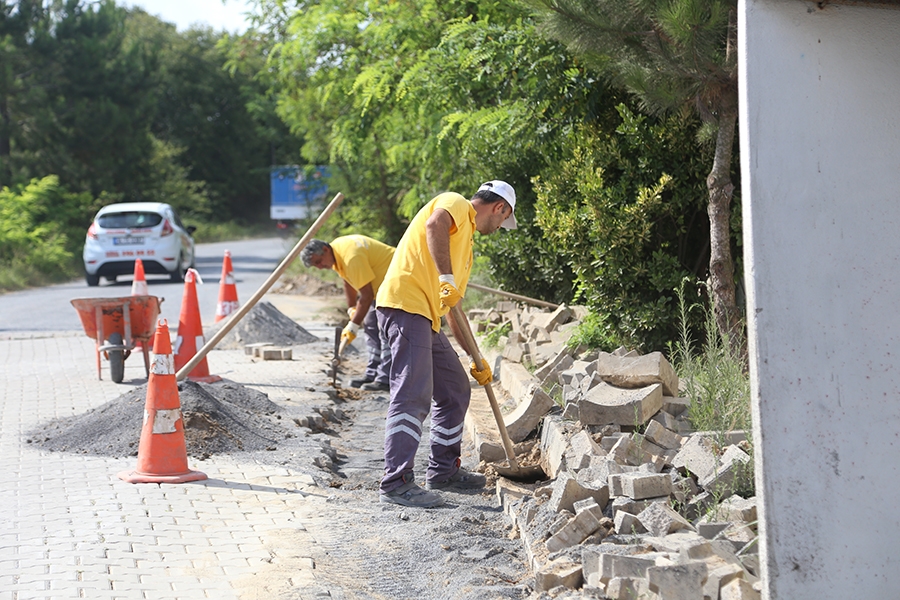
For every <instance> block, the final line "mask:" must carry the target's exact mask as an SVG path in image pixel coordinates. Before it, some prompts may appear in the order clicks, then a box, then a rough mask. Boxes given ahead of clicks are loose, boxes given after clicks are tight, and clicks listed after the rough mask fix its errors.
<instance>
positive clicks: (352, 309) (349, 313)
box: [347, 306, 356, 321]
mask: <svg viewBox="0 0 900 600" xmlns="http://www.w3.org/2000/svg"><path fill="white" fill-rule="evenodd" d="M355 314H356V307H355V306H351V307H349V308H348V309H347V316H348V317H350V320H351V321H352V320H353V315H355Z"/></svg>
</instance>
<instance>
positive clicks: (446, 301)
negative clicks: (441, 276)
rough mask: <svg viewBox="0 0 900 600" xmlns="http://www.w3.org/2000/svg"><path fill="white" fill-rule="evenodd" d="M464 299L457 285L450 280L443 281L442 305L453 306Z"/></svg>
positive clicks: (445, 306)
mask: <svg viewBox="0 0 900 600" xmlns="http://www.w3.org/2000/svg"><path fill="white" fill-rule="evenodd" d="M460 300H462V295H460V293H459V290H458V289H456V286H455V285H453V284H452V283H449V282H446V281H445V282H443V283H441V306H442V307H444V308H453V307H454V306H456V305H457V304H459V301H460Z"/></svg>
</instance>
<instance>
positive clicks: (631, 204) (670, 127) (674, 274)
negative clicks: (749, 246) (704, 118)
mask: <svg viewBox="0 0 900 600" xmlns="http://www.w3.org/2000/svg"><path fill="white" fill-rule="evenodd" d="M619 112H620V115H621V122H620V124H619V126H618V127H617V128H615V129H614V130H605V129H602V128H598V127H596V126H592V125H590V126H584V127H582V128H579V129H578V130H577V131H575V132H574V133H573V134H572V135H571V136H570V144H569V145H568V148H569V150H568V152H567V156H566V157H565V158H564V160H561V161H560V162H559V163H558V164H557V165H556V166H555V168H554V169H553V170H552V171H549V172H548V173H547V174H546V175H544V176H542V177H540V178H538V179H537V180H536V182H535V187H536V189H537V195H538V201H537V206H536V208H537V217H536V220H537V223H538V224H539V225H540V226H541V227H542V228H543V231H544V235H545V237H546V238H547V239H548V240H550V241H551V243H552V247H553V248H554V249H555V250H556V252H557V253H559V254H560V255H561V257H562V258H563V259H564V260H565V261H567V262H568V263H569V264H570V265H572V267H573V269H574V273H575V287H576V295H577V300H578V301H579V302H582V303H585V304H587V305H588V307H589V308H591V309H592V311H594V312H595V314H597V315H599V316H600V321H601V323H600V327H599V328H600V329H601V330H602V331H600V333H602V338H603V340H604V346H607V347H606V348H605V349H607V350H612V349H613V348H615V347H617V346H619V345H626V346H629V347H642V348H644V349H652V350H661V349H664V348H665V345H666V343H667V342H668V341H670V340H672V339H674V338H675V337H676V335H677V333H678V314H677V310H676V307H677V298H676V295H675V288H676V287H677V286H678V285H679V283H680V282H681V280H682V278H684V277H686V276H691V277H692V278H696V276H697V271H698V270H700V269H702V268H703V264H702V262H703V258H704V257H705V247H706V243H707V240H708V238H707V233H708V231H709V226H708V223H707V221H706V218H705V212H704V204H705V203H704V201H703V198H704V194H703V188H704V173H703V170H704V166H705V164H706V158H707V157H706V156H704V155H703V154H702V153H697V152H696V151H695V148H694V146H693V139H694V135H695V134H696V130H697V125H698V124H697V122H696V121H695V120H694V119H690V118H685V117H683V116H680V115H676V116H669V117H667V118H665V119H660V120H657V119H654V118H650V117H647V116H644V115H639V114H636V113H635V112H633V111H632V110H631V109H629V108H627V107H626V106H625V105H620V107H619Z"/></svg>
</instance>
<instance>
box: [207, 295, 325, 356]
mask: <svg viewBox="0 0 900 600" xmlns="http://www.w3.org/2000/svg"><path fill="white" fill-rule="evenodd" d="M225 323H227V321H219V322H218V323H216V324H215V325H213V326H212V327H210V328H209V331H208V333H207V336H206V338H207V339H209V338H211V337H212V336H213V335H215V334H216V332H217V331H218V330H219V329H220V328H221V327H222V326H224V325H225ZM317 341H319V338H318V337H316V336H314V335H313V334H311V333H310V332H308V331H306V330H305V329H303V327H301V326H300V325H299V324H297V322H296V321H294V320H293V319H291V318H290V317H288V316H287V315H285V314H284V313H282V312H281V311H279V310H278V309H277V308H275V307H274V306H273V305H272V303H271V302H265V301H261V302H258V303H257V304H255V305H254V306H253V308H251V309H250V310H249V311H248V312H247V314H246V315H244V318H243V319H241V320H240V321H238V323H237V324H236V325H235V326H234V327H232V328H231V331H229V332H228V333H227V334H225V337H223V338H222V340H221V341H220V342H219V343H218V344H216V348H218V349H221V350H236V349H240V348H243V347H244V346H246V345H247V344H258V343H267V344H272V345H275V346H299V345H301V344H309V343H311V342H317Z"/></svg>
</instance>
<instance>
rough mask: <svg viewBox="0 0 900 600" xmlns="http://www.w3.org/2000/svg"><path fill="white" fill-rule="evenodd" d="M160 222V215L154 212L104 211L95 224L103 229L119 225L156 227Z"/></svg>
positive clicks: (118, 226) (119, 226)
mask: <svg viewBox="0 0 900 600" xmlns="http://www.w3.org/2000/svg"><path fill="white" fill-rule="evenodd" d="M160 222H162V215H161V214H159V213H155V212H137V211H131V212H115V213H106V214H105V215H101V216H100V218H99V219H97V224H98V225H100V227H103V228H104V229H114V228H121V227H156V226H157V225H159V224H160Z"/></svg>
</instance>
